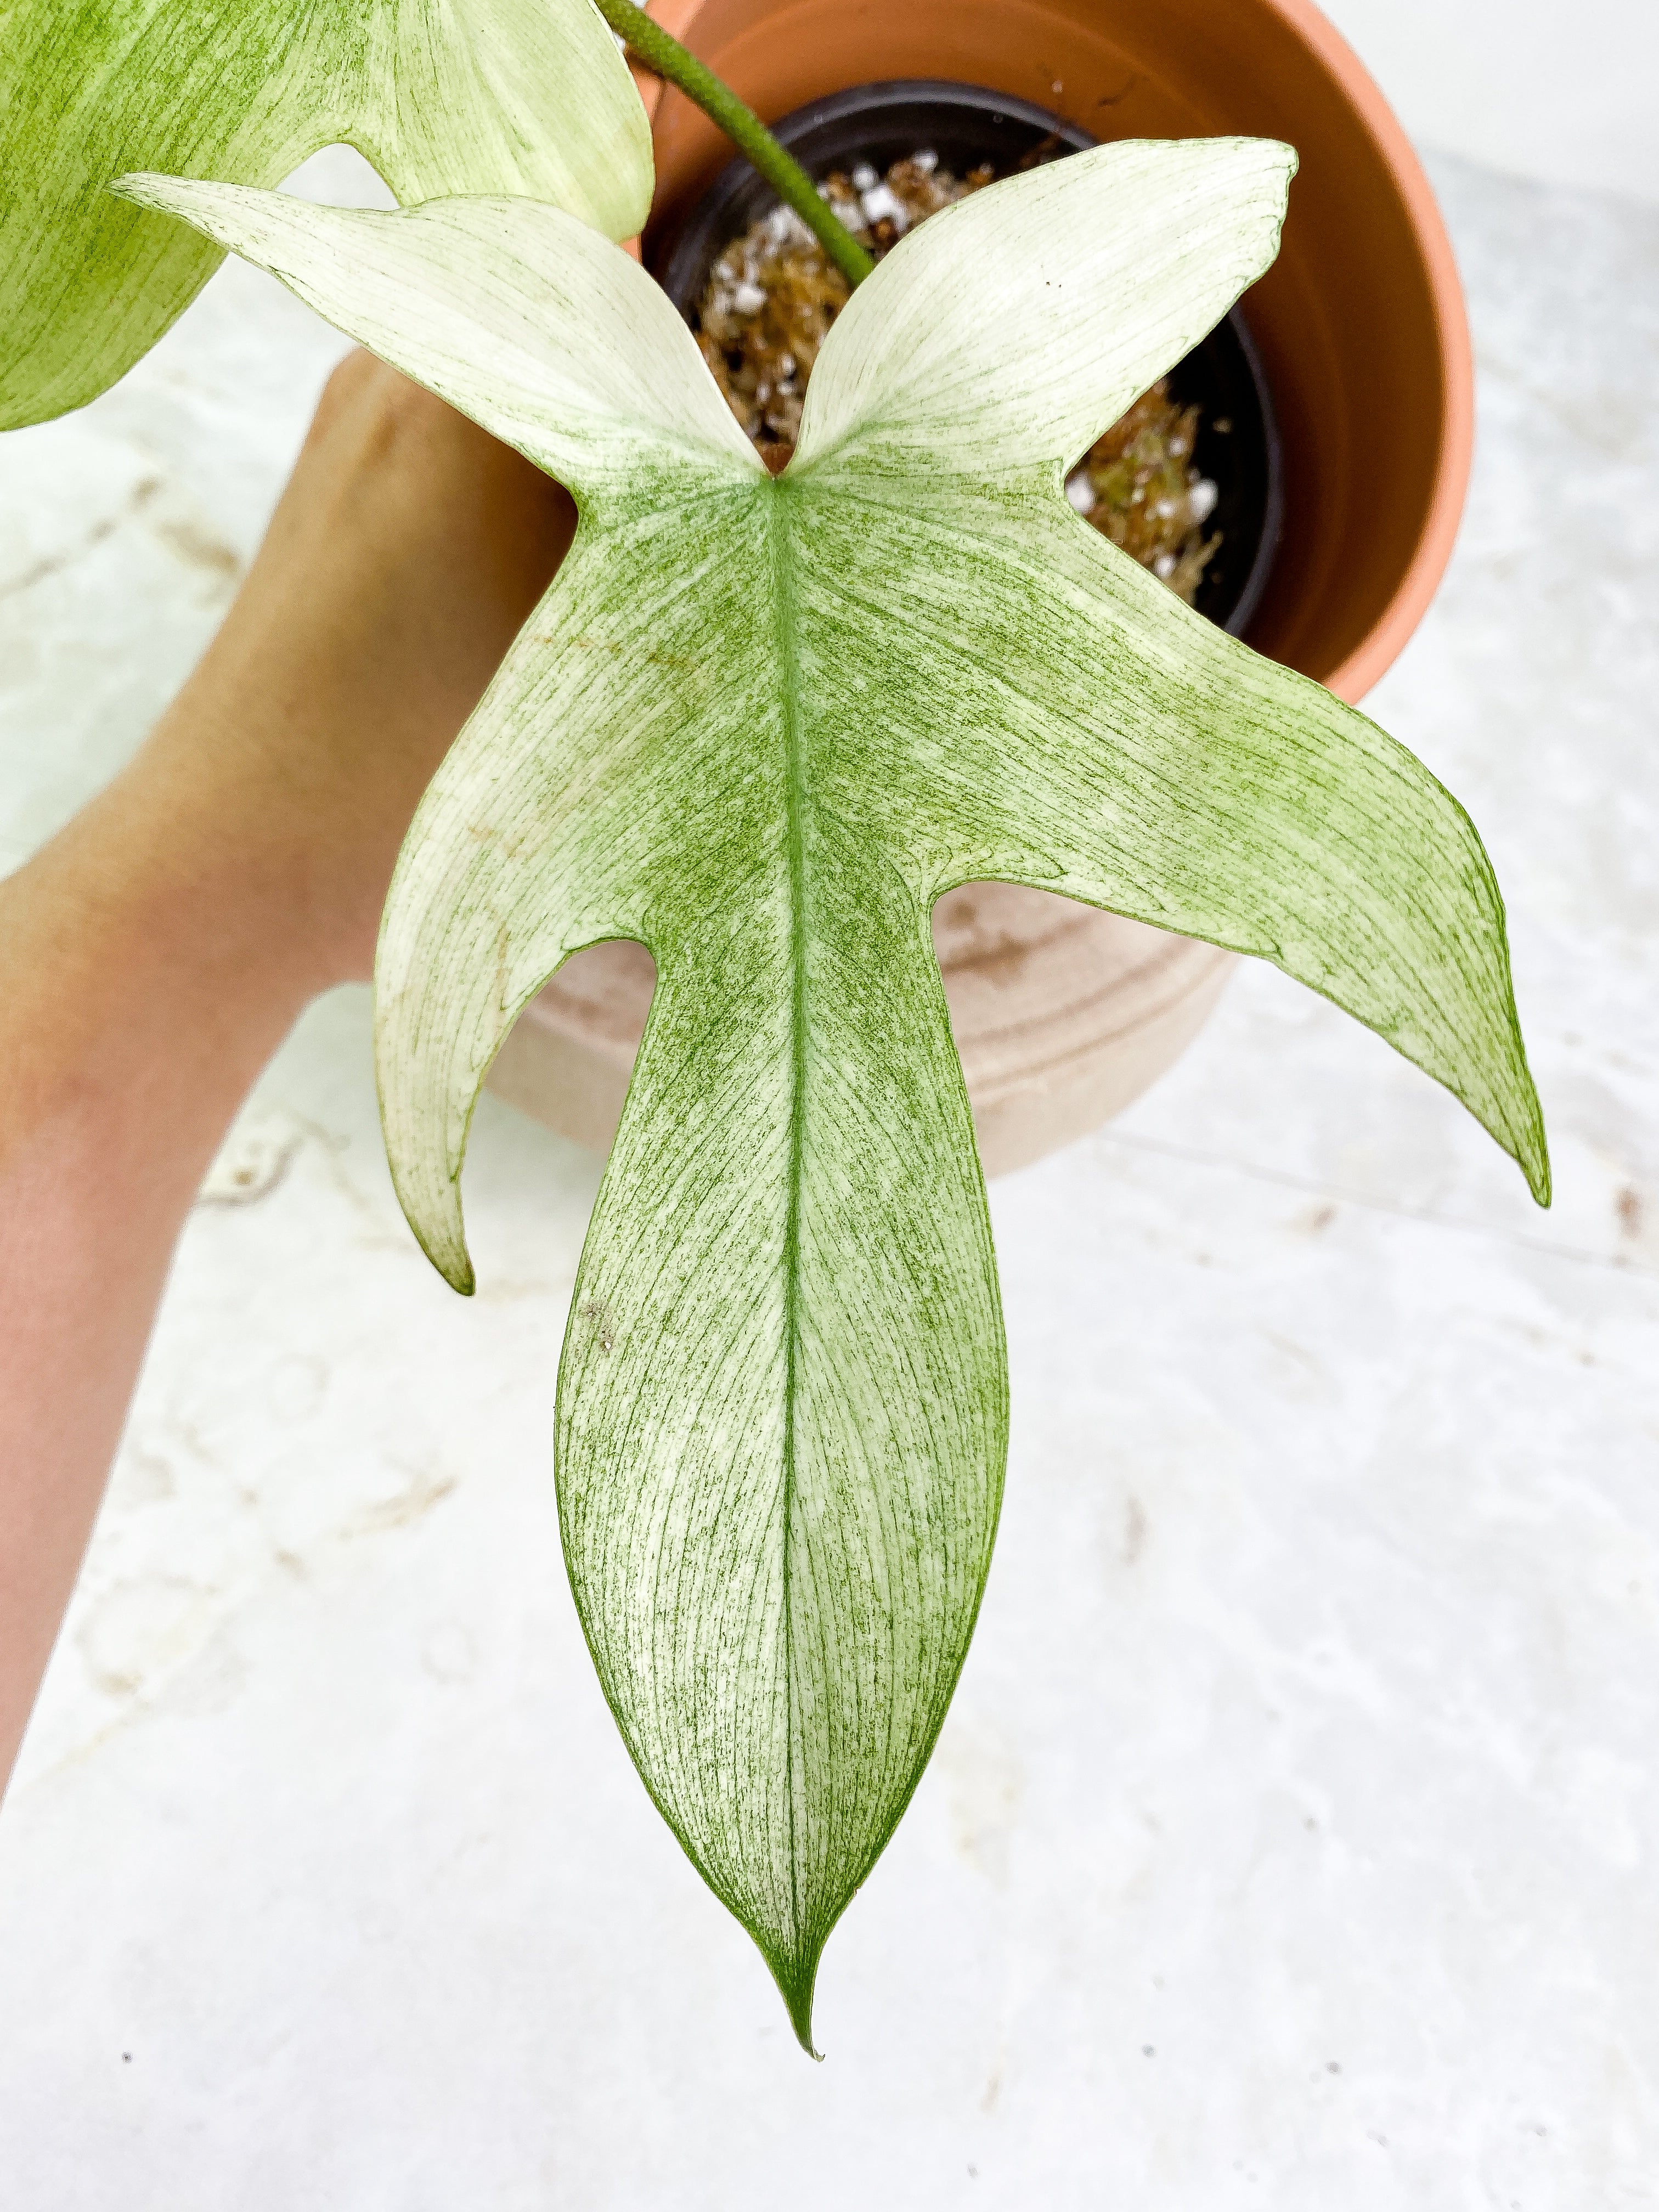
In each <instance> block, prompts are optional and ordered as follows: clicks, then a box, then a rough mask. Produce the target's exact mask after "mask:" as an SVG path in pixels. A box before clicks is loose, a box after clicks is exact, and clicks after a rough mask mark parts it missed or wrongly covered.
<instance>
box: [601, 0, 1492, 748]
mask: <svg viewBox="0 0 1659 2212" xmlns="http://www.w3.org/2000/svg"><path fill="white" fill-rule="evenodd" d="M1259 4H1260V5H1261V6H1262V7H1264V8H1267V9H1270V10H1271V11H1272V12H1273V14H1274V15H1278V16H1279V18H1280V19H1281V20H1282V21H1284V23H1285V25H1286V27H1288V28H1289V29H1290V30H1291V33H1293V34H1294V35H1295V36H1296V37H1297V39H1299V40H1301V42H1302V44H1303V45H1304V46H1306V47H1307V48H1308V50H1309V51H1310V52H1311V53H1312V55H1313V56H1314V58H1315V59H1316V61H1317V62H1318V63H1319V64H1320V65H1321V67H1322V69H1323V70H1324V71H1325V73H1326V75H1327V76H1329V77H1330V78H1331V79H1332V80H1333V82H1334V83H1335V84H1336V85H1337V87H1338V88H1339V89H1340V91H1341V93H1342V94H1343V95H1344V96H1345V98H1346V100H1347V102H1348V105H1349V106H1350V107H1351V108H1352V111H1353V113H1354V116H1355V119H1356V120H1357V122H1358V124H1359V125H1360V127H1361V128H1362V129H1363V130H1364V131H1365V132H1366V133H1367V135H1368V136H1369V137H1370V139H1371V142H1372V143H1373V145H1374V146H1375V148H1376V152H1377V154H1378V155H1379V156H1380V158H1381V160H1382V162H1383V167H1384V168H1385V169H1386V170H1387V171H1388V173H1389V177H1390V179H1392V181H1393V184H1394V186H1395V191H1397V192H1398V193H1399V195H1400V198H1401V203H1402V204H1403V206H1404V208H1405V210H1406V215H1407V220H1408V222H1409V223H1410V225H1411V229H1412V234H1413V237H1414V238H1415V240H1416V242H1417V247H1418V251H1419V253H1420V254H1421V256H1422V259H1423V266H1424V272H1425V276H1426V277H1427V280H1428V286H1429V291H1430V295H1431V300H1432V302H1433V309H1434V323H1435V333H1436V337H1437V341H1438V344H1439V349H1440V362H1441V371H1442V374H1441V403H1440V437H1439V447H1440V450H1439V458H1438V460H1437V465H1436V468H1435V477H1434V491H1433V494H1432V495H1431V498H1430V501H1429V504H1428V509H1427V512H1426V513H1425V515H1424V518H1423V522H1422V526H1421V527H1420V529H1419V532H1418V536H1417V543H1416V544H1415V546H1414V547H1413V550H1412V555H1411V558H1410V559H1409V561H1408V562H1407V564H1406V567H1405V569H1404V571H1403V573H1402V574H1401V578H1400V580H1399V582H1398V584H1397V585H1396V586H1395V589H1394V592H1393V594H1392V596H1391V597H1390V599H1389V603H1388V605H1386V606H1385V607H1384V608H1383V611H1382V613H1381V614H1380V615H1379V616H1378V617H1377V619H1376V622H1375V623H1373V624H1372V625H1371V628H1370V631H1369V632H1368V633H1367V635H1365V636H1364V638H1363V639H1362V640H1361V641H1360V642H1359V644H1358V646H1356V647H1355V648H1354V650H1353V651H1352V653H1350V654H1349V655H1348V657H1347V659H1346V660H1344V661H1343V662H1342V663H1341V664H1340V666H1338V667H1337V668H1335V669H1334V670H1333V671H1332V672H1331V674H1330V675H1329V676H1328V677H1327V678H1326V679H1325V682H1326V685H1327V688H1328V690H1332V691H1334V693H1335V694H1336V696H1337V697H1338V698H1339V699H1342V700H1346V702H1348V704H1349V705H1351V706H1352V705H1354V704H1356V703H1357V702H1358V701H1359V700H1360V699H1362V698H1364V696H1365V694H1366V692H1368V691H1369V690H1370V689H1371V686H1372V685H1373V684H1376V682H1377V680H1378V679H1379V678H1381V677H1382V676H1383V673H1384V671H1386V670H1387V669H1389V667H1391V666H1392V665H1393V664H1394V662H1395V660H1396V659H1398V658H1399V656H1400V654H1401V652H1402V650H1403V649H1404V647H1405V645H1406V642H1407V639H1409V638H1410V636H1411V635H1412V633H1413V631H1414V630H1415V629H1416V628H1417V626H1418V624H1419V623H1420V622H1421V621H1422V619H1423V617H1424V616H1425V614H1426V613H1427V611H1428V608H1429V604H1430V602H1431V599H1433V598H1434V595H1435V593H1436V592H1437V590H1438V589H1439V586H1440V580H1441V578H1442V577H1443V575H1444V574H1445V572H1446V564H1447V562H1449V560H1450V559H1451V553H1452V547H1453V545H1454V544H1455V542H1456V538H1457V531H1458V526H1459V524H1460V522H1461V521H1462V515H1463V503H1464V501H1465V498H1466V497H1467V495H1468V483H1469V469H1470V465H1471V464H1472V461H1473V459H1474V348H1473V345H1472V343H1471V340H1470V337H1469V325H1468V312H1467V309H1466V308H1465V306H1464V301H1463V287H1462V281H1461V279H1460V278H1459V276H1458V273H1457V262H1456V258H1455V255H1454V254H1453V252H1452V246H1451V240H1450V239H1449V236H1448V235H1447V233H1446V226H1445V223H1444V222H1443V219H1442V217H1441V214H1440V210H1439V207H1438V205H1437V203H1436V200H1435V197H1434V190H1433V187H1432V186H1431V184H1430V183H1429V179H1428V177H1427V175H1426V173H1425V171H1424V168H1423V165H1422V163H1421V162H1420V161H1419V159H1418V157H1417V155H1416V152H1415V151H1414V149H1413V146H1412V143H1411V141H1410V139H1409V138H1407V136H1406V131H1405V126H1404V125H1402V124H1401V121H1400V119H1399V118H1398V117H1397V116H1396V115H1395V112H1394V110H1393V109H1392V108H1391V107H1390V106H1389V103H1388V101H1387V100H1385V99H1384V98H1383V92H1382V89H1381V88H1380V87H1379V86H1378V84H1377V82H1376V79H1375V78H1374V77H1373V76H1371V74H1370V70H1367V69H1366V67H1365V65H1364V63H1363V62H1362V61H1361V60H1360V58H1359V57H1358V54H1357V53H1355V52H1354V50H1353V48H1352V46H1350V45H1349V44H1348V42H1347V40H1346V39H1345V38H1344V37H1343V36H1342V34H1341V33H1340V31H1339V30H1338V29H1337V27H1336V26H1335V25H1334V23H1332V22H1331V21H1329V20H1328V17H1326V16H1325V15H1322V14H1321V13H1320V11H1319V9H1317V8H1316V6H1315V5H1314V0H1259ZM645 5H646V8H647V12H648V13H649V14H650V15H652V16H653V17H654V19H655V20H656V21H658V22H659V23H660V24H661V25H662V27H663V28H664V29H665V31H667V32H668V33H670V34H671V36H673V37H675V38H681V39H683V38H684V36H685V34H686V33H687V31H688V30H690V27H692V25H693V24H694V23H695V21H696V18H697V16H698V15H699V14H701V12H702V0H645ZM635 82H637V83H638V85H639V88H640V95H641V99H642V100H643V101H644V103H645V108H646V112H647V115H648V116H649V117H651V118H653V120H654V119H655V116H656V112H657V108H658V106H659V103H660V101H661V99H662V95H663V83H662V80H661V79H660V78H659V77H654V76H650V75H649V74H648V73H647V72H643V71H641V70H635ZM1011 96H1012V95H1011Z"/></svg>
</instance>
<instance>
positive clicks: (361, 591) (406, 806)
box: [0, 354, 575, 1784]
mask: <svg viewBox="0 0 1659 2212" xmlns="http://www.w3.org/2000/svg"><path fill="white" fill-rule="evenodd" d="M574 526H575V510H574V507H573V506H572V504H571V502H570V500H569V498H568V495H566V494H565V493H564V492H563V491H562V490H561V489H559V488H558V487H557V486H556V485H555V484H553V483H550V482H549V481H548V479H547V478H546V477H544V476H542V475H541V474H540V472H539V471H538V470H536V469H534V468H533V467H532V465H530V463H529V462H527V461H526V460H523V459H520V456H519V455H517V454H516V453H510V452H509V451H507V448H506V447H502V446H500V445H498V444H497V443H496V442H495V441H494V440H493V439H491V438H489V436H487V435H485V433H484V432H483V431H482V430H480V429H478V428H477V427H476V426H475V425H474V424H472V423H471V422H466V421H465V420H464V419H463V418H462V417H461V416H459V415H456V414H454V413H453V411H452V410H450V409H448V408H447V407H446V406H444V405H443V404H442V403H441V402H440V401H439V400H436V399H434V398H431V397H430V396H429V395H428V394H427V393H425V392H421V391H419V390H418V389H417V388H416V386H413V385H411V384H409V383H407V382H406V381H405V380H404V379H403V378H402V377H400V376H398V375H397V374H395V373H394V372H393V371H392V370H391V369H389V368H385V367H384V366H383V365H382V364H381V363H380V362H374V361H372V360H370V358H369V357H368V356H367V355H364V354H354V355H352V356H349V358H348V359H347V360H346V361H345V362H343V363H342V364H341V366H340V368H338V369H337V371H336V372H335V374H334V375H333V377H332V378H331V380H330V382H329V385H328V387H327V389H326V391H325V393H324V395H323V399H322V403H321V404H320V406H319V409H318V411H317V417H316V420H315V422H313V426H312V428H311V431H310V434H309V435H308V436H307V440H306V443H305V447H304V448H303V450H302V451H301V455H300V458H299V460H298V462H297V464H296V465H295V471H294V475H293V477H292V479H291V481H290V482H289V486H288V489H287V490H286V491H285V492H284V493H283V498H282V501H281V502H280V504H279V505H278V507H277V508H276V513H275V515H274V517H273V518H272V520H271V525H270V531H269V532H268V534H267V536H266V538H265V541H264V545H263V547H262V548H261V550H260V552H259V555H258V559H257V560H256V561H255V562H254V563H253V566H252V568H251V569H250V571H249V573H248V575H247V578H246V582H245V583H244V584H243V586H242V588H241V590H240V592H239V594H238V596H237V599H236V601H235V604H234V605H233V607H232V609H231V611H230V613H229V614H228V617H227V618H226V620H225V623H224V625H223V627H222V629H221V630H220V632H219V634H218V635H217V636H216V638H215V640H214V641H213V643H212V645H211V646H210V647H209V649H208V652H207V653H206V655H205V656H204V659H203V660H202V662H201V665H199V666H198V667H197V670H196V671H195V673H194V674H193V675H192V676H191V678H190V680H189V682H188V683H187V684H185V688H184V690H182V691H181V692H180V693H179V697H178V698H177V700H176V701H175V702H173V706H172V707H171V708H169V710H168V711H167V714H165V715H164V716H163V718H162V720H161V722H160V723H159V724H158V726H157V727H156V728H155V731H154V732H153V733H152V734H151V736H150V737H149V738H148V739H147V741H146V742H145V744H143V746H142V747H141V749H140V750H139V751H138V753H137V756H136V757H135V758H134V760H133V761H132V762H131V764H130V765H129V766H128V767H127V768H126V769H125V770H124V771H123V772H122V774H121V775H119V776H118V778H117V779H116V781H114V783H112V785H111V786H110V787H109V789H108V790H107V791H106V792H104V793H101V794H100V797H99V798H97V799H94V801H93V803H92V804H91V805H89V806H88V807H87V808H86V809H85V810H84V811H83V812H82V813H81V814H80V815H79V816H77V817H76V819H75V820H74V821H73V822H71V823H70V824H69V826H68V827H67V828H66V829H64V830H63V831H62V832H61V833H60V834H59V835H58V836H57V837H55V838H53V839H52V842H51V843H50V844H48V845H47V846H46V847H45V848H43V849H42V850H41V851H40V853H39V854H36V855H35V857H34V858H33V860H31V861H29V862H28V864H27V866H25V867H23V868H21V869H20V870H19V871H18V872H17V873H16V874H15V875H14V876H12V877H11V878H9V880H8V881H6V882H5V883H4V884H0V1069H3V1070H4V1079H3V1084H0V1225H3V1231H0V1784H3V1781H4V1779H5V1778H7V1777H9V1773H10V1771H11V1768H12V1765H13V1763H14V1761H15V1757H16V1753H17V1748H18V1745H19V1743H20V1741H21V1737H22V1734H23V1729H24V1726H25V1723H27V1718H28V1715H29V1711H30V1709H31V1707H32V1705H33V1702H34V1698H35V1693H36V1692H37V1690H38V1689H39V1687H40V1680H41V1676H42V1675H43V1674H44V1673H45V1670H46V1661H47V1658H48V1656H50V1653H51V1650H52V1641H53V1639H54V1638H55V1637H56V1635H57V1632H58V1625H59V1623H60V1621H61V1620H62V1619H63V1614H64V1607H65V1606H66V1605H67V1603H68V1601H69V1596H70V1590H71V1589H72V1587H73V1585H74V1582H75V1577H76V1572H77V1571H78V1570H79V1567H80V1563H81V1559H82V1554H83V1553H84V1552H85V1549H86V1545H87V1540H88V1536H89V1534H90V1533H91V1529H92V1524H93V1521H94V1516H95V1515H96V1513H97V1510H98V1505H99V1502H100V1498H101V1497H102V1495H103V1490H104V1485H105V1481H106V1477H107V1474H108V1472H109V1468H110V1464H111V1462H112V1459H113V1457H114V1455H115V1451H116V1449H117V1446H118V1443H119V1441H120V1435H121V1429H122V1425H123V1423H124V1421H125V1417H126V1411H127V1404H128V1401H129V1399H130V1397H131V1392H132V1388H133V1384H134V1382H135V1381H136V1379H137V1373H138V1369H139V1364H140V1362H141V1361H142V1359H143V1353H144V1347H145V1344H146V1342H147V1340H148V1339H149V1331H150V1326H151V1323H152V1322H153V1320H154V1318H155V1309H156V1306H157V1304H158V1302H159V1300H160V1297H161V1291H162V1287H163V1285H164V1284H165V1281H166V1279H167V1267H168V1263H169V1261H170V1259H171V1256H172V1253H173V1245H174V1243H175V1241H176V1239H177V1237H178V1234H179V1228H180V1225H182V1223H183V1220H184V1218H185V1213H186V1212H187V1210H188V1209H189V1206H190V1204H191V1200H192V1198H193V1196H194V1195H195V1193H196V1190H197V1187H198V1185H199V1184H200V1182H201V1180H202V1176H203V1174H204V1171H205V1170H206V1168H207V1166H208V1164H209V1163H210V1160H211V1159H212V1157H213V1154H214V1152H215V1151H216V1149H217V1146H218V1145H219V1143H220V1141H221V1139H222V1137H223V1135H224V1133H225V1131H226V1129H227V1127H228V1125H229V1122H230V1121H231V1118H232V1116H233V1115H234V1113H235V1111H236V1109H237V1108H238V1106H239V1105H240V1103H241V1101H242V1099H243V1098H244V1097H246V1093H247V1091H248V1089H249V1086H250V1085H252V1082H253V1080H254V1079H255V1077H256V1076H257V1075H258V1073H259V1071H260V1069H261V1068H262V1067H263V1066H264V1064H265V1062H266V1061H267V1060H269V1059H270V1055H271V1054H272V1053H273V1052H274V1051H275V1050H276V1047H277V1045H278V1044H279V1043H280V1042H282V1040H283V1037H284V1036H285V1035H286V1034H287V1032H288V1030H289V1029H290V1027H291V1026H292V1025H293V1024H294V1022H295V1018H297V1017H298V1015H299V1014H300V1013H301V1011H302V1010H303V1008H304V1007H305V1006H307V1004H308V1003H309V1002H310V1001H311V1000H313V998H315V997H316V996H317V995H318V994H319V993H320V992H323V991H326V990H328V989H330V988H331V987H332V986H334V985H335V984H337V983H343V982H347V981H352V980H355V979H361V978H367V977H368V975H369V974H370V972H371V969H372V967H373V963H374V937H375V931H376V927H377V926H378V923H379V920H380V907H381V903H382V902H383V900H384V899H385V896H386V885H387V883H388V881H389V879H390V877H391V873H392V862H393V860H394V859H395V857H396V854H397V851H398V845H399V843H400V842H401V841H402V838H403V835H404V831H405V829H407V828H408V826H409V821H410V816H411V814H412V813H413V811H414V809H415V805H416V801H417V799H419V798H420V795H421V793H422V790H423V789H424V787H425V786H426V784H427V782H428V779H429V778H430V776H431V775H432V773H433V770H434V769H435V768H436V766H437V764H438V763H439V761H440V760H441V758H442V757H443V754H444V752H445V750H446V749H447V747H448V745H449V744H451V742H452V741H453V738H454V737H455V735H456V732H458V731H459V728H460V726H461V724H462V723H463V722H464V721H465V719H466V717H467V715H468V714H470V713H471V710H472V708H473V707H474V706H475V705H476V704H477V700H478V698H479V696H480V695H481V693H482V692H483V688H484V686H485V684H487V683H488V682H489V678H490V677H491V675H492V674H493V673H494V672H495V668H496V666H497V665H498V664H499V663H500V661H501V656H502V654H503V653H505V652H506V650H507V646H508V645H509V644H510V643H511V641H512V640H513V635H515V633H516V632H517V630H518V629H519V627H520V624H521V623H523V621H524V620H525V617H526V616H527V615H528V614H529V612H530V611H531V609H532V607H533V606H534V605H535V603H536V601H537V599H538V598H539V597H540V595H541V593H542V592H543V591H544V589H545V588H546V586H547V584H548V582H549V580H550V578H551V576H552V574H553V572H554V570H555V569H556V567H557V566H558V563H559V561H560V560H561V558H562V556H563V553H564V551H565V550H566V548H567V547H568V544H569V542H570V538H571V534H572V532H573V531H574Z"/></svg>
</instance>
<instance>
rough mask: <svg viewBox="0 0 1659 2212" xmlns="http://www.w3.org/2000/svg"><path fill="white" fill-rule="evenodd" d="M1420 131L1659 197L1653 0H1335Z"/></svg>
mask: <svg viewBox="0 0 1659 2212" xmlns="http://www.w3.org/2000/svg"><path fill="white" fill-rule="evenodd" d="M1325 13H1326V14H1327V15H1328V16H1329V17H1330V18H1331V21H1333V22H1334V24H1335V25H1336V27H1337V28H1338V29H1339V30H1340V32H1341V33H1342V34H1343V36H1344V37H1345V38H1346V40H1348V42H1349V44H1350V45H1351V46H1352V47H1353V48H1354V49H1355V51H1356V52H1358V55H1359V56H1360V58H1361V59H1362V60H1363V61H1364V63H1365V65H1366V67H1367V68H1368V69H1369V70H1370V72H1371V74H1372V76H1375V77H1376V81H1377V82H1378V83H1379V84H1380V85H1381V86H1382V88H1383V91H1384V92H1385V93H1387V94H1388V96H1389V100H1391V101H1392V102H1393V104H1394V106H1395V108H1396V109H1397V110H1398V112H1399V114H1400V117H1401V121H1402V122H1403V123H1404V124H1405V125H1406V128H1407V130H1408V131H1411V133H1412V134H1413V137H1417V138H1419V140H1421V141H1422V142H1423V143H1425V144H1426V145H1429V146H1438V147H1443V149H1445V150H1446V151H1447V152H1448V153H1451V154H1462V155H1466V156H1467V157H1468V159H1469V160H1470V161H1485V162H1489V163H1490V164H1491V165H1492V167H1494V168H1498V169H1505V170H1508V171H1509V172H1510V173H1511V174H1513V175H1516V176H1523V177H1543V178H1547V179H1549V180H1550V181H1551V182H1553V183H1557V184H1565V185H1592V186H1596V187H1600V188H1601V189H1603V190H1606V191H1619V192H1627V193H1631V194H1632V195H1634V196H1635V197H1639V198H1642V199H1646V200H1650V201H1659V6H1656V5H1655V0H1327V5H1326V9H1325Z"/></svg>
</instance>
